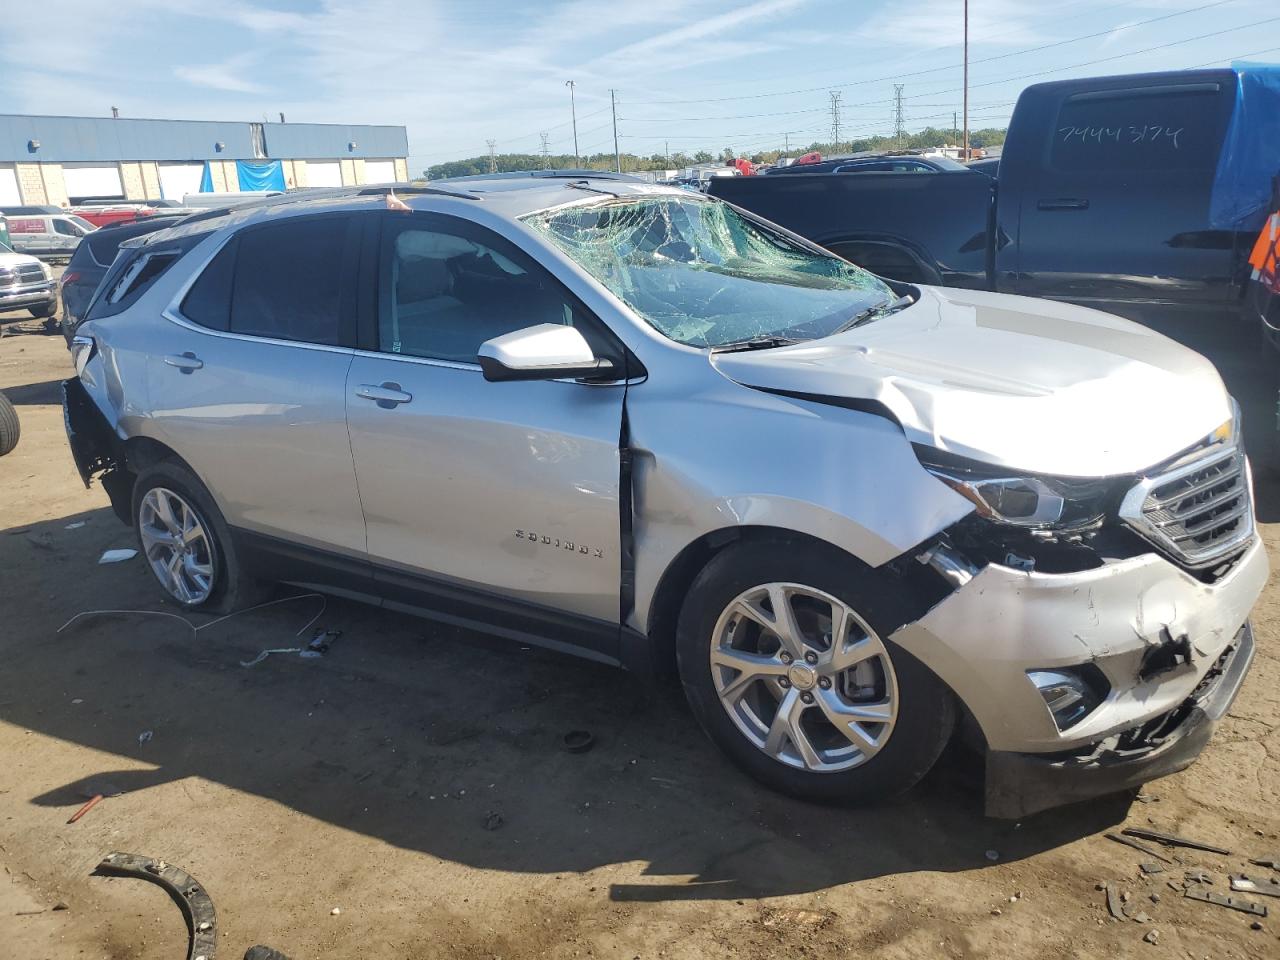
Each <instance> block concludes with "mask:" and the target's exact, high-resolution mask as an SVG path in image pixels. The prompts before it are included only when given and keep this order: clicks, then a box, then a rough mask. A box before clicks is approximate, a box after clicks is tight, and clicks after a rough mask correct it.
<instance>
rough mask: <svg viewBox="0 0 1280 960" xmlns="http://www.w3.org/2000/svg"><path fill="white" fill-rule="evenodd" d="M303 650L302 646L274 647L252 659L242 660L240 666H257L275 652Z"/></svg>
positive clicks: (299, 651)
mask: <svg viewBox="0 0 1280 960" xmlns="http://www.w3.org/2000/svg"><path fill="white" fill-rule="evenodd" d="M301 652H302V648H301V647H272V648H271V649H270V650H263V651H262V652H261V653H260V654H258V655H257V656H256V657H254V658H253V659H252V660H241V661H240V666H242V667H246V668H247V667H256V666H257V665H258V664H260V663H261V662H262V661H263V660H265V659H267V657H269V656H271V655H272V654H273V653H301Z"/></svg>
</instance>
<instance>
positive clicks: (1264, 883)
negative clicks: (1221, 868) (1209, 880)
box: [1230, 873, 1280, 897]
mask: <svg viewBox="0 0 1280 960" xmlns="http://www.w3.org/2000/svg"><path fill="white" fill-rule="evenodd" d="M1230 879H1231V889H1232V890H1238V891H1239V892H1241V893H1257V894H1261V895H1262V896H1264V897H1280V880H1276V879H1275V878H1274V877H1261V878H1258V877H1250V876H1246V875H1245V874H1243V873H1240V874H1232V875H1231V878H1230Z"/></svg>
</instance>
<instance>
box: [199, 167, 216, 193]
mask: <svg viewBox="0 0 1280 960" xmlns="http://www.w3.org/2000/svg"><path fill="white" fill-rule="evenodd" d="M200 192H201V193H213V172H212V171H211V170H210V169H209V161H208V160H206V161H205V162H204V173H203V174H201V176H200Z"/></svg>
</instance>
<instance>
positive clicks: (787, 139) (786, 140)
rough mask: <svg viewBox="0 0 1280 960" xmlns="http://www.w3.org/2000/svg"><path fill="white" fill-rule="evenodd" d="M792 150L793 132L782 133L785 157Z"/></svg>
mask: <svg viewBox="0 0 1280 960" xmlns="http://www.w3.org/2000/svg"><path fill="white" fill-rule="evenodd" d="M790 152H791V134H789V133H784V134H783V135H782V155H783V156H784V157H785V156H787V154H789V153H790Z"/></svg>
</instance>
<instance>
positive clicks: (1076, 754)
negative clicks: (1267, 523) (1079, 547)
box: [893, 535, 1268, 817]
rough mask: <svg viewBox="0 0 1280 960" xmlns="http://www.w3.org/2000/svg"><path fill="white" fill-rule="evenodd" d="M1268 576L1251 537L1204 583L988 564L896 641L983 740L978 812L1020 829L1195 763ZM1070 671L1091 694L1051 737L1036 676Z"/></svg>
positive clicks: (1128, 561) (1129, 567)
mask: <svg viewBox="0 0 1280 960" xmlns="http://www.w3.org/2000/svg"><path fill="white" fill-rule="evenodd" d="M1267 574H1268V566H1267V559H1266V554H1265V551H1264V549H1263V546H1262V543H1261V540H1260V539H1259V538H1258V537H1257V536H1256V535H1255V536H1254V538H1253V541H1252V542H1251V543H1250V544H1249V546H1248V547H1247V548H1246V549H1245V551H1244V553H1243V554H1241V556H1240V557H1239V558H1238V559H1237V560H1236V561H1235V563H1234V565H1233V566H1232V567H1231V569H1230V570H1228V571H1227V572H1226V573H1225V574H1224V575H1222V576H1221V577H1219V578H1218V579H1216V580H1214V581H1213V582H1211V583H1210V582H1205V581H1204V580H1202V579H1198V578H1197V577H1196V576H1194V575H1193V574H1191V573H1189V572H1187V571H1186V570H1183V569H1182V568H1180V567H1178V566H1177V565H1175V564H1173V563H1171V562H1169V561H1168V560H1166V559H1164V558H1163V557H1160V556H1158V555H1156V554H1154V553H1145V554H1141V555H1138V556H1133V557H1128V558H1125V559H1121V560H1113V561H1110V562H1107V563H1105V564H1103V565H1102V566H1100V567H1096V568H1093V569H1088V570H1080V571H1076V572H1071V573H1060V574H1055V573H1040V572H1027V571H1022V570H1014V569H1011V568H1009V567H1005V566H1002V565H1000V564H996V563H992V564H988V565H987V566H986V567H984V568H983V569H982V570H981V571H979V572H978V573H977V574H976V575H975V576H973V577H972V579H971V580H968V581H967V582H966V583H964V584H963V585H962V586H959V587H957V588H956V589H955V590H954V591H953V592H952V593H951V594H950V595H949V596H947V597H946V598H945V599H944V600H942V601H941V602H940V603H938V604H937V605H936V606H934V607H933V608H932V609H931V610H930V611H929V612H928V613H927V614H925V615H924V616H923V617H921V618H920V619H919V620H917V621H915V622H913V623H910V624H907V625H906V626H904V627H902V628H900V629H899V630H898V631H896V632H895V633H894V634H893V639H894V641H895V642H896V643H898V644H899V645H900V646H901V647H903V648H904V649H905V650H907V651H908V652H909V653H911V654H912V655H913V656H915V657H916V658H918V659H919V660H921V661H922V662H924V663H925V664H926V665H927V666H928V667H929V668H930V669H931V670H933V672H934V673H936V674H937V675H938V676H939V677H941V678H942V679H943V680H944V681H945V682H946V683H947V684H948V685H949V686H950V687H951V689H952V690H953V691H955V693H956V695H957V696H958V697H959V698H960V699H961V701H963V703H964V704H965V706H966V708H967V709H968V710H969V712H970V714H971V715H972V717H973V719H974V721H975V722H976V724H977V726H978V727H979V728H980V730H981V732H982V735H983V738H984V739H985V742H986V748H987V751H988V764H987V775H988V791H987V799H988V804H987V808H988V813H989V814H991V815H993V816H1007V817H1016V816H1024V815H1026V814H1028V813H1032V812H1034V811H1036V810H1040V809H1045V808H1046V807H1050V806H1057V805H1060V804H1063V803H1070V802H1072V801H1074V800H1080V799H1084V798H1086V797H1091V796H1096V795H1099V794H1103V793H1107V792H1111V791H1115V790H1121V789H1125V788H1126V787H1130V786H1134V785H1136V784H1139V783H1142V782H1143V781H1145V780H1148V779H1152V778H1155V777H1159V776H1164V775H1166V774H1168V773H1172V772H1174V771H1176V770H1180V769H1182V768H1183V767H1185V766H1187V765H1188V764H1189V763H1191V761H1192V760H1193V759H1194V758H1195V756H1196V755H1197V754H1198V753H1199V752H1200V750H1201V749H1203V747H1204V745H1205V743H1206V742H1207V741H1208V739H1209V736H1210V733H1211V731H1212V726H1213V721H1214V720H1215V719H1216V718H1217V717H1218V716H1221V715H1222V713H1224V712H1225V711H1226V709H1227V707H1228V706H1229V705H1230V701H1231V700H1232V699H1233V698H1234V697H1235V693H1236V691H1237V690H1238V689H1239V686H1240V682H1241V681H1242V680H1243V677H1244V674H1245V672H1246V671H1247V669H1248V666H1249V662H1250V660H1251V659H1252V654H1253V640H1252V634H1251V632H1250V631H1249V629H1248V618H1249V613H1250V610H1251V609H1252V607H1253V605H1254V603H1255V602H1256V601H1257V599H1258V596H1259V595H1260V594H1261V592H1262V589H1263V586H1264V585H1265V583H1266V580H1267ZM1072 670H1076V671H1087V672H1088V674H1089V675H1090V676H1092V677H1096V678H1098V681H1097V682H1098V685H1099V686H1100V688H1101V689H1100V691H1099V697H1098V700H1097V702H1096V705H1094V706H1091V708H1090V709H1089V710H1088V711H1087V712H1086V713H1085V714H1084V715H1083V716H1082V717H1080V718H1078V719H1073V720H1072V721H1071V722H1069V723H1065V724H1064V729H1061V730H1060V729H1059V726H1058V723H1059V721H1058V720H1055V716H1054V713H1053V712H1052V711H1051V709H1050V706H1049V705H1048V704H1047V703H1046V698H1045V696H1044V695H1042V693H1041V691H1040V689H1038V688H1037V686H1036V684H1035V682H1034V681H1033V679H1032V676H1033V675H1036V674H1039V673H1041V672H1044V671H1066V672H1070V671H1072ZM1209 698H1212V701H1210V699H1209Z"/></svg>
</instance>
